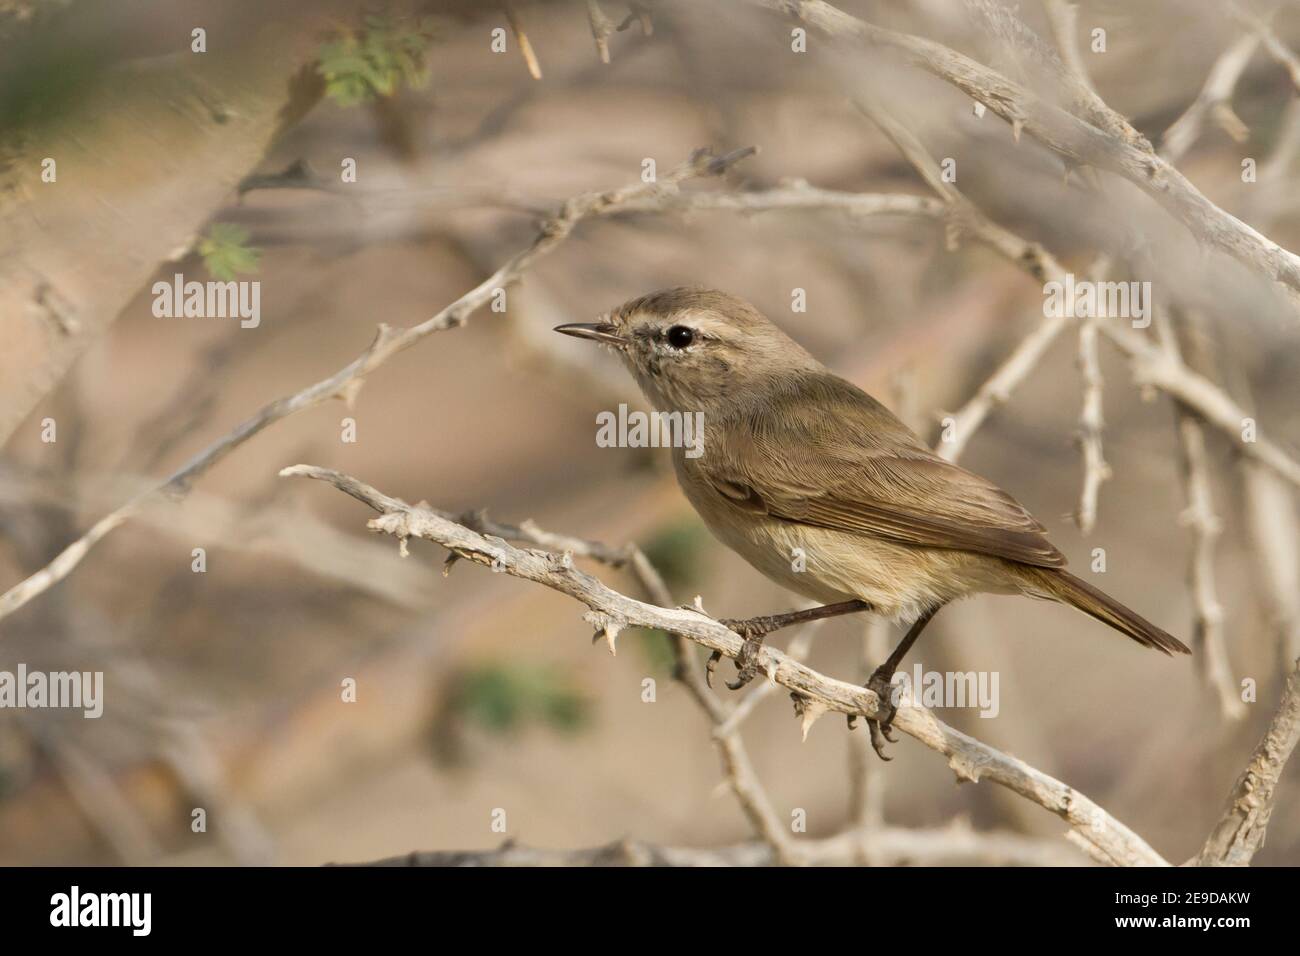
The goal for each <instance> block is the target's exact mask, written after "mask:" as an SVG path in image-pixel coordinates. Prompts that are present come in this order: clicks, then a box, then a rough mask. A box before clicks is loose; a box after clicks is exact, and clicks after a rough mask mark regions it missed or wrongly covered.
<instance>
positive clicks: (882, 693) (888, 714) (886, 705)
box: [849, 669, 898, 760]
mask: <svg viewBox="0 0 1300 956" xmlns="http://www.w3.org/2000/svg"><path fill="white" fill-rule="evenodd" d="M893 676H894V675H893V674H886V673H885V672H884V671H883V670H880V669H877V670H876V671H875V673H873V674H872V675H871V679H870V680H869V681H867V685H866V686H867V690H869V691H871V692H872V693H873V694H875V695H876V699H877V700H879V701H880V706H881V707H882V709H883V710H884V711H885V716H884V718H883V719H879V718H875V717H868V718H867V728H868V729H869V730H870V731H871V748H872V749H873V750H874V751H875V752H876V756H877V757H879V758H880V759H881V760H893V759H894V758H893V757H887V756H885V741H886V740H887V741H889V742H890V743H891V744H896V743H898V740H897V738H895V737H894V735H893V734H892V733H890V730H892V729H893V726H894V715H895V714H897V713H898V707H897V705H896V704H895V703H894V685H893ZM852 720H853V717H852V715H850V717H849V721H850V723H849V729H850V730H851V729H852V728H853V723H852Z"/></svg>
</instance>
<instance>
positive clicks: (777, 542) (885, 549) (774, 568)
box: [706, 516, 1007, 622]
mask: <svg viewBox="0 0 1300 956" xmlns="http://www.w3.org/2000/svg"><path fill="white" fill-rule="evenodd" d="M706 523H707V524H708V525H709V528H710V530H711V531H712V532H713V533H714V534H715V535H716V536H717V537H718V538H720V539H721V540H722V542H723V543H724V544H726V545H728V546H729V547H730V548H732V550H734V551H736V552H737V553H738V554H740V555H741V557H743V558H745V560H746V561H748V562H749V563H750V564H752V565H753V566H754V567H755V568H757V569H758V570H759V571H761V572H762V573H763V574H764V575H766V576H767V577H769V578H771V579H772V580H773V581H775V582H777V583H778V584H781V585H783V586H784V587H787V588H789V589H790V590H792V591H795V592H796V593H798V594H802V595H803V596H805V597H808V598H811V599H812V600H814V601H819V602H821V603H824V604H831V603H835V602H839V601H848V600H852V599H854V598H857V599H859V600H862V601H866V602H867V603H868V604H870V605H871V606H872V607H873V608H874V609H875V611H876V613H878V614H881V615H883V616H885V617H889V618H892V619H894V620H897V621H900V622H909V621H912V620H915V618H916V617H918V616H919V615H920V614H921V613H922V612H923V611H925V610H928V609H930V608H933V607H937V606H938V605H940V604H943V603H944V602H947V601H951V600H954V599H956V598H960V597H965V596H967V595H969V594H973V593H976V592H981V591H987V592H1004V593H1005V592H1006V591H1007V588H1006V586H1005V585H1004V584H1002V583H1001V582H1003V581H1005V580H1006V578H1005V572H1004V571H1003V570H1002V566H1003V565H1004V562H1003V561H1002V560H1001V559H999V558H991V557H987V556H985V555H979V554H972V553H970V552H965V551H951V550H945V549H939V548H918V547H912V546H909V545H903V544H895V543H893V542H890V541H883V540H881V539H879V538H869V537H866V536H863V535H856V534H849V533H846V532H842V531H832V530H827V529H823V528H814V527H810V526H808V525H801V524H795V523H792V522H786V521H778V520H772V519H764V518H759V519H755V518H753V517H752V516H751V517H750V518H749V520H748V521H746V522H743V523H742V522H735V523H732V522H730V521H726V520H722V521H717V520H714V521H706Z"/></svg>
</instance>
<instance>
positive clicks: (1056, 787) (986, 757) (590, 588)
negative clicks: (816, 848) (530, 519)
mask: <svg viewBox="0 0 1300 956" xmlns="http://www.w3.org/2000/svg"><path fill="white" fill-rule="evenodd" d="M280 474H281V475H283V476H304V477H309V478H316V479H319V480H322V481H326V482H329V483H330V484H332V485H334V486H335V487H336V488H338V489H339V490H341V491H344V492H346V493H347V494H349V495H351V496H352V497H354V498H356V499H357V500H358V501H362V502H364V503H366V504H367V505H369V506H370V507H372V508H374V509H375V510H376V511H378V512H380V516H379V517H378V518H373V519H371V521H370V522H369V523H368V527H370V528H371V529H372V530H374V531H378V532H382V533H385V534H391V535H393V536H394V537H396V538H398V540H399V541H401V542H405V541H407V540H408V539H410V538H413V537H414V538H424V539H425V540H428V541H432V542H434V543H436V544H439V545H441V546H442V547H444V548H447V549H448V550H449V551H453V552H455V553H456V554H458V555H460V557H461V558H464V559H468V560H471V561H474V562H476V563H478V564H484V565H489V566H493V567H495V568H497V569H499V570H501V571H504V572H506V573H508V574H511V575H513V576H514V577H519V578H523V579H524V580H528V581H533V582H534V583H537V584H542V585H544V586H546V587H549V588H551V589H552V590H555V591H559V592H561V593H563V594H567V595H569V596H570V597H573V598H575V599H577V600H579V601H581V602H582V603H583V604H585V605H587V607H588V608H589V609H590V610H589V611H588V613H587V614H586V615H585V618H586V620H587V621H588V622H589V623H590V624H592V626H593V627H595V628H596V629H597V631H598V632H599V633H603V634H604V635H605V636H606V639H607V640H609V641H611V642H612V641H613V640H614V639H615V638H616V637H617V635H618V633H619V632H620V631H621V630H623V629H624V628H627V627H648V628H658V629H660V630H664V631H668V632H670V633H674V634H678V635H681V636H682V637H685V638H689V639H690V640H692V641H694V642H695V643H696V644H699V645H701V646H702V647H705V648H707V649H709V650H716V651H721V652H722V653H723V654H725V655H727V656H728V657H731V658H735V657H736V656H737V655H738V654H739V653H740V649H741V646H742V645H743V643H744V642H743V640H742V639H741V637H740V636H739V635H738V634H736V633H735V632H733V631H731V630H729V629H728V628H727V627H726V626H724V625H723V624H720V623H719V622H717V621H715V620H713V619H712V618H710V617H708V616H707V615H706V614H704V613H702V612H699V611H694V610H687V609H683V608H663V607H655V606H653V605H650V604H645V603H643V602H641V601H637V600H634V599H632V598H630V597H628V596H626V595H624V594H620V593H619V592H617V591H614V590H611V589H610V588H608V587H606V586H605V585H604V584H603V583H602V582H601V581H600V580H599V579H597V578H595V577H593V576H592V575H590V574H587V573H586V572H584V571H582V570H580V569H579V568H577V567H576V566H575V565H574V563H573V556H572V555H571V554H563V555H561V554H554V553H550V552H545V551H534V550H526V549H521V548H516V547H514V546H512V545H510V544H509V543H507V542H506V541H503V540H501V539H500V538H489V537H485V536H483V535H481V534H479V533H478V532H476V531H472V530H471V529H469V528H466V527H465V526H463V525H460V524H457V523H455V522H453V521H449V520H447V519H446V518H444V517H443V516H441V515H439V514H437V513H435V512H433V511H430V510H428V509H425V508H418V507H412V506H411V505H408V504H406V503H405V502H403V501H401V500H399V499H396V498H390V497H389V496H387V495H384V494H382V493H381V492H379V491H376V490H375V489H374V488H371V487H370V486H368V485H365V484H363V483H361V482H359V481H357V480H356V479H355V478H352V477H350V476H348V475H343V474H340V473H339V472H336V471H332V470H330V469H326V468H317V467H314V466H310V465H295V466H293V467H290V468H286V469H284V470H283V471H281V473H280ZM759 669H760V670H761V671H762V672H763V673H764V674H766V675H767V676H768V679H769V680H773V681H775V682H776V683H778V684H780V685H782V686H783V687H786V688H787V689H789V690H790V691H792V692H793V694H794V695H796V696H797V698H798V699H799V700H800V701H801V703H802V709H803V711H804V714H805V715H808V714H812V715H814V716H815V715H817V714H824V713H828V712H836V713H841V714H857V715H862V716H873V715H875V714H877V713H878V712H879V710H880V701H879V700H878V699H877V698H876V695H875V694H873V693H872V692H871V691H869V690H867V689H865V688H862V687H856V686H854V685H852V684H847V683H845V682H843V681H839V680H835V679H834V678H830V677H826V676H824V675H822V674H820V673H818V672H817V671H814V670H812V669H811V668H809V667H806V666H804V665H803V664H801V663H799V662H798V661H795V660H793V659H791V658H790V657H789V656H788V655H786V654H783V653H781V652H780V651H778V650H776V649H774V648H769V647H764V648H763V649H762V651H761V653H760V655H759ZM894 727H895V728H897V729H898V730H901V731H902V732H903V733H905V734H908V735H909V736H912V737H914V738H916V739H917V740H919V741H920V742H921V743H923V744H925V746H927V747H929V748H930V749H931V750H934V751H937V752H938V753H941V754H943V755H944V756H945V757H947V758H948V765H949V766H950V767H951V768H952V769H953V771H954V772H955V773H956V774H957V776H958V778H959V779H962V780H969V781H972V782H973V781H977V780H981V779H986V780H991V781H993V782H995V783H999V784H1001V785H1003V786H1005V787H1008V788H1010V789H1011V790H1013V791H1015V792H1016V793H1019V794H1020V795H1021V796H1024V797H1026V798H1028V799H1030V800H1032V801H1034V802H1035V803H1037V804H1039V805H1040V806H1042V807H1044V808H1046V809H1048V810H1050V811H1051V812H1053V813H1055V814H1056V815H1057V816H1059V817H1061V818H1062V819H1063V820H1065V821H1066V822H1068V823H1069V824H1070V826H1071V839H1072V841H1073V842H1076V843H1077V844H1080V845H1084V846H1086V847H1087V848H1088V849H1089V852H1090V853H1092V854H1093V855H1095V856H1096V857H1097V858H1099V859H1103V860H1105V861H1106V862H1109V863H1112V864H1117V865H1124V866H1134V865H1150V866H1162V865H1167V863H1166V861H1165V860H1164V859H1163V858H1162V857H1161V856H1160V855H1159V854H1158V853H1156V852H1155V850H1153V849H1152V848H1151V847H1150V846H1148V845H1147V843H1146V842H1145V841H1144V840H1142V838H1141V837H1139V836H1138V835H1137V834H1136V833H1134V832H1133V831H1132V830H1130V829H1129V828H1128V827H1126V826H1124V825H1123V824H1122V823H1120V822H1118V821H1117V820H1115V819H1114V818H1113V817H1111V816H1110V815H1109V814H1108V813H1106V811H1105V810H1103V809H1102V808H1101V807H1099V806H1098V805H1097V804H1096V803H1094V802H1093V801H1092V800H1090V799H1088V798H1087V797H1085V796H1084V795H1083V794H1081V793H1079V792H1078V791H1077V790H1074V789H1073V788H1072V787H1069V786H1067V785H1066V784H1064V783H1061V782H1060V781H1059V780H1055V779H1053V778H1052V777H1049V776H1048V775H1047V774H1044V773H1042V772H1041V771H1039V770H1036V769H1034V768H1033V767H1031V766H1029V765H1028V764H1026V763H1025V762H1024V761H1022V760H1019V759H1017V758H1015V757H1012V756H1009V755H1007V754H1004V753H1002V752H1000V751H998V750H996V749H994V748H992V747H990V746H988V745H987V744H984V743H981V742H980V741H978V740H975V739H974V738H972V737H968V736H967V735H965V734H963V733H960V732H959V731H956V730H954V729H953V728H951V727H949V726H947V725H946V724H944V723H943V722H942V721H940V720H939V719H938V718H936V717H935V716H934V714H933V713H931V712H930V711H928V710H926V709H924V708H922V707H917V706H904V707H902V708H900V709H899V711H898V713H897V715H896V717H895V718H894Z"/></svg>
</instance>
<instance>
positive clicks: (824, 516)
mask: <svg viewBox="0 0 1300 956" xmlns="http://www.w3.org/2000/svg"><path fill="white" fill-rule="evenodd" d="M555 331H557V332H563V333H565V334H566V335H574V336H578V337H579V338H585V339H591V340H593V341H596V342H601V343H604V344H606V345H610V346H612V347H613V348H615V349H616V350H617V352H618V354H619V355H620V356H621V357H622V359H623V361H624V363H625V364H626V365H627V367H628V368H629V369H630V370H631V372H632V374H633V375H634V376H635V377H636V380H637V382H638V383H639V384H640V386H641V389H642V391H643V392H644V393H645V395H646V398H647V399H649V401H650V403H651V404H652V405H654V406H655V408H656V409H657V410H659V411H661V412H678V413H682V414H691V413H696V412H698V413H702V415H703V419H702V421H703V444H702V448H698V449H696V450H695V451H694V452H693V453H692V454H687V452H688V450H690V449H686V448H681V447H678V448H674V449H673V464H674V466H675V469H676V472H677V480H678V482H679V483H680V485H681V487H682V490H683V491H684V492H685V493H686V497H687V498H688V499H689V500H690V502H691V504H692V505H693V506H694V507H695V510H696V511H697V512H699V514H700V517H701V518H703V519H704V523H705V524H706V525H708V527H709V529H710V530H711V531H712V532H713V533H714V534H715V535H716V536H717V537H718V538H719V539H720V540H721V541H722V542H723V543H724V544H726V545H727V546H728V547H730V548H731V549H732V550H734V551H736V552H737V553H738V554H740V555H741V556H742V557H743V558H745V560H747V561H748V562H749V563H750V564H752V565H753V566H754V567H755V568H757V569H758V570H759V571H761V572H763V573H764V574H765V575H767V576H768V577H769V578H771V579H772V580H774V581H776V582H777V583H779V584H782V585H784V586H785V587H788V588H790V589H791V590H793V591H796V592H798V593H799V594H802V595H805V596H806V597H809V598H812V599H814V600H816V601H821V602H824V603H825V606H824V607H818V608H811V609H809V610H805V611H795V612H792V613H790V614H781V615H771V616H766V617H757V618H751V619H748V620H744V621H726V622H725V623H726V624H727V625H728V626H729V627H731V628H732V630H735V631H736V632H737V633H739V634H741V635H742V636H743V637H744V638H745V639H746V644H745V649H744V651H743V652H742V654H741V656H740V657H739V658H738V659H737V661H736V665H737V667H738V668H739V674H738V675H737V680H736V681H735V682H732V683H730V684H728V686H729V687H732V688H733V689H735V688H738V687H740V686H742V685H744V684H745V683H746V682H748V681H749V680H751V679H752V678H753V676H754V674H755V673H756V669H757V667H756V657H757V654H756V652H757V649H758V646H759V644H760V643H761V642H762V639H763V637H764V636H765V635H766V634H768V633H770V632H771V631H774V630H776V629H777V628H781V627H786V626H788V625H790V624H795V623H800V622H803V621H809V620H814V619H817V618H821V617H830V616H833V615H836V614H847V613H852V612H855V611H867V610H869V611H873V612H875V613H877V614H881V615H884V616H886V617H889V618H892V619H894V620H895V621H898V622H901V623H907V624H910V625H911V627H910V629H909V630H908V632H907V635H906V636H905V637H904V638H903V640H902V642H901V643H900V644H899V645H898V647H897V649H895V651H894V652H893V653H892V654H891V655H890V656H889V658H888V659H887V660H886V661H885V662H884V663H883V664H882V665H881V666H880V667H879V668H877V670H876V672H875V673H874V674H873V675H872V678H871V680H870V681H869V682H868V684H867V686H868V687H869V688H870V689H872V690H873V691H875V692H876V694H877V695H878V696H879V697H880V700H881V701H882V703H884V705H885V707H886V708H887V711H888V717H887V719H885V720H884V721H883V722H877V721H871V722H870V724H871V736H872V743H873V745H874V746H875V748H876V752H877V753H879V754H880V755H881V756H882V757H884V753H883V749H882V748H883V744H882V741H881V737H884V738H885V739H889V740H892V739H893V738H892V737H891V736H890V735H889V728H890V723H891V721H892V718H893V713H894V711H893V704H892V701H891V696H892V695H891V693H890V682H891V679H892V678H893V675H894V672H895V670H896V669H897V668H898V665H899V663H900V662H901V661H902V659H903V656H904V655H905V654H906V653H907V651H908V649H909V648H910V647H911V646H912V644H913V643H914V642H915V641H916V639H917V637H918V636H919V635H920V633H921V631H922V629H923V628H924V627H925V625H926V624H927V623H928V622H929V621H930V619H931V618H932V617H933V616H934V615H935V613H936V612H937V611H938V610H939V608H941V607H943V605H945V604H947V603H948V602H949V601H952V600H955V599H957V598H961V597H965V596H967V595H970V594H976V593H980V592H987V593H995V594H1023V595H1027V596H1029V597H1033V598H1043V599H1046V600H1051V601H1059V602H1061V603H1063V604H1069V605H1071V606H1072V607H1075V608H1078V609H1079V610H1080V611H1083V612H1084V613H1085V614H1088V615H1090V616H1092V617H1094V618H1096V619H1097V620H1099V621H1101V622H1103V623H1105V624H1109V625H1110V626H1111V627H1113V628H1115V630H1117V631H1120V632H1121V633H1123V634H1126V635H1128V636H1129V637H1131V638H1132V639H1133V640H1135V641H1137V642H1138V643H1139V644H1141V645H1143V646H1144V647H1154V648H1158V649H1159V650H1161V651H1164V652H1165V653H1166V654H1168V653H1171V652H1174V651H1177V652H1178V653H1180V654H1188V653H1191V652H1190V651H1189V650H1188V648H1187V647H1186V646H1185V645H1183V644H1182V643H1181V642H1180V641H1178V640H1177V639H1175V638H1173V637H1171V636H1170V635H1169V634H1167V633H1165V632H1164V631H1162V630H1161V629H1160V628H1158V627H1156V626H1155V625H1154V624H1151V623H1150V622H1148V621H1146V620H1144V619H1143V618H1141V617H1139V616H1138V615H1137V614H1135V613H1134V612H1133V611H1130V610H1129V609H1128V608H1127V607H1125V606H1124V605H1122V604H1120V603H1119V602H1118V601H1116V600H1114V599H1113V598H1111V597H1108V596H1107V595H1106V594H1103V593H1102V592H1101V591H1099V590H1097V589H1096V588H1095V587H1093V586H1092V585H1091V584H1088V583H1086V582H1084V581H1082V580H1080V579H1079V578H1077V577H1075V576H1074V575H1072V574H1070V573H1069V572H1067V571H1066V570H1065V563H1066V561H1065V557H1064V555H1062V554H1061V552H1059V551H1058V550H1056V548H1055V547H1053V546H1052V544H1051V543H1050V542H1049V541H1048V540H1047V537H1046V534H1045V529H1044V527H1043V526H1042V525H1041V524H1040V523H1039V522H1038V521H1036V520H1035V519H1034V518H1033V516H1032V515H1030V514H1029V512H1027V511H1026V510H1025V509H1024V508H1023V507H1021V505H1020V504H1019V503H1018V502H1017V501H1016V500H1015V499H1014V498H1012V497H1011V496H1010V495H1008V494H1007V493H1006V492H1005V491H1003V490H1002V489H1000V488H998V487H997V486H996V485H994V484H993V483H992V482H989V481H986V480H985V479H983V478H981V477H979V476H978V475H974V474H972V473H971V472H969V471H966V470H965V469H964V468H959V467H957V466H956V465H954V464H951V463H950V462H947V461H945V460H943V459H942V458H940V457H939V456H937V455H936V454H934V453H933V452H932V451H930V449H929V448H927V447H926V445H925V444H924V443H923V442H922V441H921V439H920V438H918V437H917V436H916V435H915V434H914V433H913V432H912V430H911V429H909V428H908V427H907V426H906V425H904V424H903V423H902V422H901V421H899V420H898V419H897V418H896V417H895V416H894V415H893V414H892V413H891V412H890V411H889V409H887V408H885V406H883V405H881V404H880V403H879V402H878V401H876V400H875V399H874V398H872V397H871V396H870V395H868V394H866V393H865V392H863V391H862V390H861V389H859V388H857V387H856V386H854V385H852V384H850V383H849V382H846V381H845V380H844V379H842V378H839V377H838V376H836V375H834V374H832V373H831V372H830V371H828V370H827V369H826V368H825V367H824V366H823V365H822V364H821V363H820V362H818V361H817V360H816V359H814V358H813V357H812V356H811V355H809V354H808V352H806V351H805V350H804V349H803V348H802V347H800V346H799V344H798V343H796V342H795V341H794V340H793V339H791V338H790V337H789V336H787V335H786V334H785V333H784V332H782V331H781V330H780V329H778V328H777V327H776V326H775V325H773V324H772V323H771V322H769V321H768V320H767V319H766V318H765V317H764V316H763V315H762V314H761V313H760V312H759V311H758V310H757V309H755V308H754V307H753V306H752V305H750V304H749V303H747V302H745V301H744V300H742V299H739V298H736V297H735V296H732V295H727V294H726V293H723V292H715V291H708V290H700V289H687V288H678V289H666V290H663V291H660V292H653V293H651V294H650V295H646V296H643V297H641V298H639V299H633V300H632V301H630V302H628V303H626V304H624V305H622V306H620V307H619V308H618V309H615V310H614V311H613V312H611V313H609V314H607V315H605V316H602V317H601V319H600V321H599V322H595V323H590V324H572V325H561V326H559V327H558V328H557V329H556V330H555ZM719 656H720V655H717V654H715V655H714V658H713V659H712V660H711V661H710V662H709V664H710V672H711V670H712V667H713V665H714V664H715V663H716V660H717V658H718V657H719ZM850 726H852V719H851V718H850ZM885 759H888V758H885Z"/></svg>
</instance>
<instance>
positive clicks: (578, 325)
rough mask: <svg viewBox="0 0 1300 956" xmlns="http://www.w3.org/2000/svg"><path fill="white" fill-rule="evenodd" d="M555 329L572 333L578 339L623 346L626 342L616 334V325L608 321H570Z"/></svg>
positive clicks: (566, 333)
mask: <svg viewBox="0 0 1300 956" xmlns="http://www.w3.org/2000/svg"><path fill="white" fill-rule="evenodd" d="M555 331H556V332H563V333H564V334H565V335H572V336H573V337H574V338H578V339H591V340H592V341H593V342H604V343H605V344H606V345H613V346H623V345H626V344H627V339H625V338H623V336H621V335H619V334H618V326H616V325H612V324H611V323H609V322H570V323H569V324H568V325H557V326H556V327H555Z"/></svg>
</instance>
